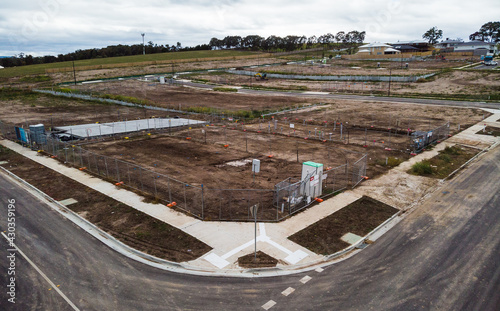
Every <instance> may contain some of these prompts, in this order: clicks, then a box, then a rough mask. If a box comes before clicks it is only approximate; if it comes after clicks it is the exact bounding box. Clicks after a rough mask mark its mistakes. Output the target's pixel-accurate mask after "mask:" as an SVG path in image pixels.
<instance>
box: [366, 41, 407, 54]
mask: <svg viewBox="0 0 500 311" xmlns="http://www.w3.org/2000/svg"><path fill="white" fill-rule="evenodd" d="M399 53H401V52H400V51H398V50H396V49H394V48H393V47H392V46H390V45H388V44H385V43H380V42H374V43H369V44H365V45H362V46H360V47H359V51H358V54H364V55H388V54H399Z"/></svg>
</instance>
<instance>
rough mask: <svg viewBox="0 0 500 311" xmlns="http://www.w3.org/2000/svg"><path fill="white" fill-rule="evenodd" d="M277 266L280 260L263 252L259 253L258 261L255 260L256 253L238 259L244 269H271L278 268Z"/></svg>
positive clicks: (239, 264)
mask: <svg viewBox="0 0 500 311" xmlns="http://www.w3.org/2000/svg"><path fill="white" fill-rule="evenodd" d="M277 264H278V259H276V258H273V257H271V256H269V255H268V254H266V253H264V252H262V251H257V260H255V254H254V253H251V254H248V255H245V256H242V257H240V258H238V266H240V267H242V268H269V267H276V265H277Z"/></svg>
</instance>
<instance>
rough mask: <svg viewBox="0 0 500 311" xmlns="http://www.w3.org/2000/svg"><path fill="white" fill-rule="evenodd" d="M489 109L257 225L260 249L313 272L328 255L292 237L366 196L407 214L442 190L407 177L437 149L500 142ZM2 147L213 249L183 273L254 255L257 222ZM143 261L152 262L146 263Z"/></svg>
mask: <svg viewBox="0 0 500 311" xmlns="http://www.w3.org/2000/svg"><path fill="white" fill-rule="evenodd" d="M489 111H490V112H492V113H495V114H494V115H493V116H491V117H489V118H487V119H486V120H484V121H483V122H481V123H478V124H477V125H475V126H473V127H471V128H469V129H467V130H465V131H463V132H461V133H459V134H457V135H455V136H454V137H452V138H450V139H448V140H446V142H444V143H441V144H438V145H437V146H436V147H435V148H434V149H433V150H431V151H426V152H424V153H422V154H419V155H417V156H415V157H413V158H411V159H410V160H409V161H406V162H404V163H402V164H401V165H399V166H398V167H396V168H394V169H392V170H390V171H389V172H387V173H386V174H384V175H382V176H380V177H378V178H376V179H373V180H368V181H364V182H363V183H362V184H361V186H359V187H358V188H356V189H354V190H347V191H345V192H343V193H341V194H339V195H337V196H335V197H334V198H333V199H330V200H326V201H324V202H322V203H320V204H318V205H315V206H314V207H311V208H309V209H307V210H306V211H304V212H301V213H299V214H297V215H295V216H293V217H291V218H289V219H287V220H285V221H282V222H280V223H259V224H258V226H257V228H258V229H257V230H258V231H257V250H261V251H263V252H265V253H267V254H269V255H271V256H273V257H274V258H276V259H278V260H279V264H278V266H277V268H279V269H280V270H281V271H288V272H286V273H290V271H294V272H298V271H302V270H304V269H311V268H313V267H314V266H315V265H325V264H326V261H327V260H328V258H327V257H325V256H322V255H318V254H315V253H313V252H311V251H309V250H308V249H306V248H304V247H302V246H300V245H298V244H296V243H294V242H292V241H290V240H288V237H289V236H290V235H292V234H294V233H295V232H298V231H300V230H302V229H304V228H306V227H307V226H309V225H311V224H313V223H315V222H317V221H319V220H321V219H323V218H324V217H327V216H328V215H331V214H332V213H334V212H336V211H338V210H339V209H341V208H343V207H345V206H347V205H348V204H350V203H352V202H354V201H356V200H357V199H359V198H361V197H362V196H363V195H367V196H370V197H373V198H375V199H378V200H380V201H382V202H384V203H386V204H389V205H391V206H393V207H395V208H398V209H400V210H407V209H409V208H410V207H412V206H415V205H416V204H417V202H419V200H421V199H422V198H423V197H425V196H426V195H427V194H428V193H430V192H431V191H434V190H435V189H436V188H437V187H439V183H440V181H439V180H436V179H431V178H425V177H419V176H412V175H408V174H407V173H406V171H407V170H408V169H409V168H410V167H411V165H413V164H414V163H415V162H418V161H422V160H423V159H428V158H432V157H433V156H435V155H436V154H437V153H438V151H440V150H442V149H444V148H445V147H446V146H449V145H454V144H457V143H460V144H466V145H470V146H474V147H477V148H480V149H483V148H484V147H488V146H491V145H492V144H494V143H496V142H500V137H496V138H495V137H493V136H487V135H479V134H476V132H479V131H481V130H482V129H483V128H484V124H487V125H489V126H495V127H499V128H500V122H499V121H500V110H496V111H491V110H489ZM0 144H2V145H3V146H5V147H7V148H10V149H12V150H14V151H16V152H18V153H20V154H22V155H23V156H25V157H27V158H29V159H31V160H33V161H35V162H37V163H39V164H41V165H44V166H46V167H48V168H50V169H53V170H55V171H57V172H59V173H61V174H64V175H66V176H67V177H69V178H71V179H73V180H75V181H77V182H79V183H81V184H83V185H86V186H88V187H90V188H92V189H94V190H96V191H98V192H100V193H103V194H105V195H107V196H109V197H112V198H113V199H115V200H117V201H119V202H122V203H125V204H127V205H129V206H131V207H133V208H135V209H137V210H140V211H142V212H144V213H146V214H148V215H150V216H152V217H155V218H157V219H159V220H161V221H164V222H166V223H168V224H170V225H172V226H174V227H176V228H179V229H181V230H183V231H184V232H186V233H188V234H190V235H192V236H194V237H195V238H197V239H199V240H201V241H203V242H204V243H206V244H207V245H209V246H211V247H212V248H213V250H212V251H211V252H209V253H208V254H205V255H204V256H202V257H200V258H198V259H196V260H194V261H190V262H186V263H182V264H181V265H180V266H181V267H184V268H185V269H181V270H183V271H185V272H189V271H190V270H191V271H204V272H205V273H215V274H217V275H238V276H241V275H242V272H243V271H244V270H246V269H242V268H239V266H238V265H237V259H238V257H241V256H243V255H247V254H250V253H253V251H254V243H255V240H254V224H253V223H242V222H208V221H207V222H204V221H200V220H198V219H195V218H192V217H190V216H187V215H185V214H182V213H179V212H175V211H172V210H171V209H170V208H168V207H166V206H164V205H161V204H151V203H145V202H143V198H142V197H141V196H139V195H137V194H135V193H134V192H131V191H128V190H125V189H122V188H118V187H116V186H115V185H113V184H111V183H109V182H106V181H103V180H101V179H99V178H97V177H93V176H91V175H89V174H87V173H85V172H82V171H80V170H78V169H76V168H71V167H67V166H65V165H63V164H61V163H60V162H59V161H57V160H54V159H51V158H49V157H46V156H41V155H40V154H39V153H37V152H36V151H32V150H30V149H28V148H24V147H22V146H20V145H19V144H17V143H14V142H11V141H7V140H3V141H0ZM400 219H401V217H397V218H395V219H394V221H393V223H394V224H395V223H397V221H399V220H400ZM389 227H390V226H389V225H388V226H386V228H385V229H386V230H387V229H388V228H389ZM379 235H380V234H377V235H375V236H372V237H370V239H371V240H375V239H376V238H377V237H378V236H379ZM144 262H145V263H148V261H147V260H144ZM250 274H251V275H253V276H255V275H258V274H259V273H258V272H255V271H251V273H250Z"/></svg>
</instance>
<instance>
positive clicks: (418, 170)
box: [411, 160, 432, 176]
mask: <svg viewBox="0 0 500 311" xmlns="http://www.w3.org/2000/svg"><path fill="white" fill-rule="evenodd" d="M411 172H412V173H413V174H415V175H421V176H422V175H432V167H431V163H430V162H429V161H427V160H423V161H421V162H417V163H415V164H413V165H412V167H411Z"/></svg>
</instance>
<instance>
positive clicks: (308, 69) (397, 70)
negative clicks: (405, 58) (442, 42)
mask: <svg viewBox="0 0 500 311" xmlns="http://www.w3.org/2000/svg"><path fill="white" fill-rule="evenodd" d="M405 64H406V63H405ZM373 65H374V64H373V63H370V64H369V66H366V64H365V65H364V66H363V65H362V67H360V66H351V67H348V66H345V65H344V64H342V63H340V64H327V65H314V66H311V65H300V64H290V65H278V66H270V67H265V68H261V67H259V68H251V69H250V70H251V71H255V72H266V73H283V74H299V75H312V76H314V75H320V76H336V75H341V76H349V75H353V76H379V75H380V76H388V75H390V74H392V75H394V76H414V75H422V74H428V73H432V72H435V70H432V69H427V68H412V67H410V66H408V69H403V68H401V66H400V64H399V63H396V66H394V64H392V63H383V64H381V66H380V67H379V68H378V67H376V66H373ZM386 65H389V66H387V67H386ZM412 65H413V63H412Z"/></svg>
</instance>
